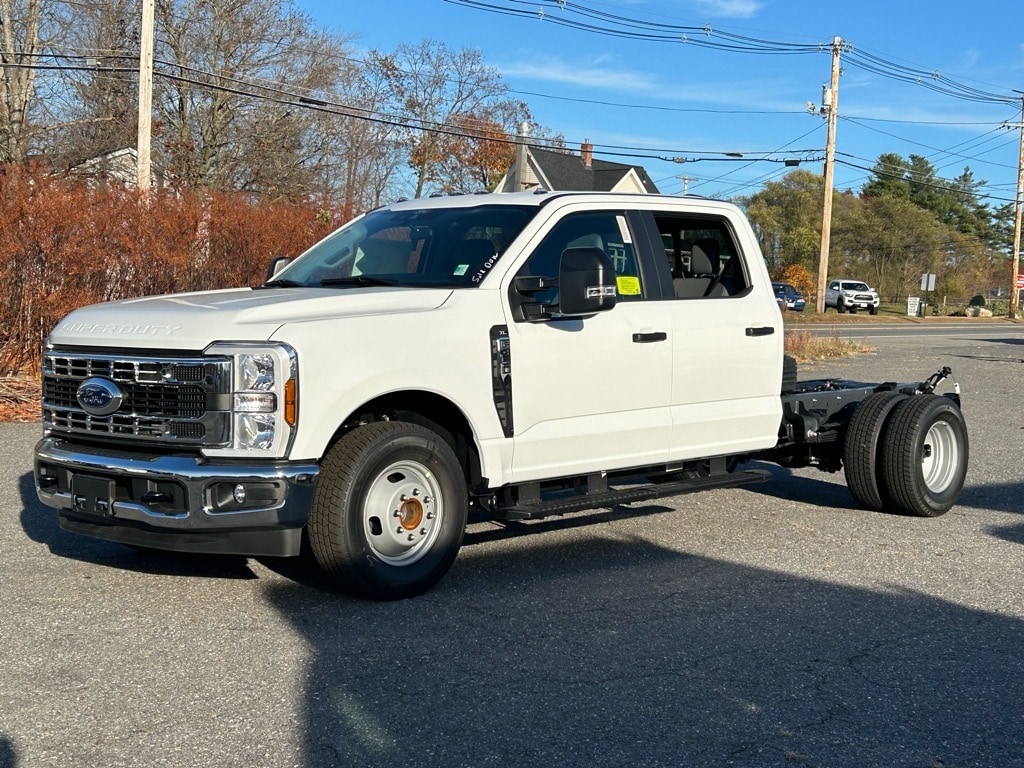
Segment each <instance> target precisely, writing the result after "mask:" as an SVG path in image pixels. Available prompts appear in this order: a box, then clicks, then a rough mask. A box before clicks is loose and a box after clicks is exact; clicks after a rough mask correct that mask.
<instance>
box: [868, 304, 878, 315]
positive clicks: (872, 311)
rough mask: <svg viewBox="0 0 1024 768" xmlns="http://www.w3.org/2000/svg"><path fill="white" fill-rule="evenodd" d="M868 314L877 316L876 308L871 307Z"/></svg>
mask: <svg viewBox="0 0 1024 768" xmlns="http://www.w3.org/2000/svg"><path fill="white" fill-rule="evenodd" d="M868 312H870V313H871V314H872V315H877V314H878V307H874V306H873V307H871V309H869V310H868Z"/></svg>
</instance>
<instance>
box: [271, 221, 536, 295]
mask: <svg viewBox="0 0 1024 768" xmlns="http://www.w3.org/2000/svg"><path fill="white" fill-rule="evenodd" d="M537 210H538V208H536V207H535V206H512V205H480V206H476V207H473V208H466V207H451V208H424V209H420V210H409V209H406V210H399V211H394V210H387V209H382V210H378V211H372V212H370V213H368V214H367V215H366V216H363V217H362V218H360V219H356V220H355V221H353V222H351V223H349V224H348V225H346V226H344V227H342V228H341V229H339V230H338V231H337V232H335V233H334V234H332V235H330V236H329V237H327V238H326V239H324V240H322V241H320V242H319V243H317V244H316V245H315V246H313V247H312V248H311V249H309V250H308V251H306V252H305V253H304V254H303V255H302V256H300V257H299V258H298V259H296V260H295V261H294V262H293V263H292V264H289V265H288V267H287V268H285V269H284V270H282V271H281V272H280V273H278V275H277V276H276V277H275V278H274V279H273V280H271V281H270V282H269V283H268V285H277V286H297V285H298V286H321V285H330V286H342V287H346V286H366V285H402V286H430V287H447V288H459V287H472V286H475V285H477V284H479V283H480V282H481V281H482V280H483V279H484V277H486V275H487V273H488V272H489V271H490V270H491V268H492V267H493V266H494V265H495V264H496V263H497V261H498V258H499V257H500V256H501V254H502V253H503V252H504V250H505V248H506V246H507V245H508V244H509V243H511V242H512V240H513V239H514V238H515V237H516V235H518V234H519V232H520V231H522V229H523V227H524V226H525V225H526V222H527V221H529V220H530V218H531V217H532V216H533V215H534V214H535V213H536V212H537Z"/></svg>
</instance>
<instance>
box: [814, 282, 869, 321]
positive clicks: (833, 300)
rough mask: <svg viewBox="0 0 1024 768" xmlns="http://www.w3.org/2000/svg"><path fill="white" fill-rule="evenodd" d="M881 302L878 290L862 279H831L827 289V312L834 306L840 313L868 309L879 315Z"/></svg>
mask: <svg viewBox="0 0 1024 768" xmlns="http://www.w3.org/2000/svg"><path fill="white" fill-rule="evenodd" d="M879 303H880V301H879V298H878V291H876V290H875V289H874V288H871V287H870V286H869V285H868V284H867V283H865V282H862V281H860V280H830V281H829V284H828V289H827V290H826V291H825V311H826V312H827V311H828V308H829V307H833V308H834V309H835V310H836V312H838V313H839V314H842V313H843V312H851V313H854V312H856V311H857V310H858V309H866V310H867V311H868V312H870V313H871V314H872V315H877V314H878V305H879Z"/></svg>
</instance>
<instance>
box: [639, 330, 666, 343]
mask: <svg viewBox="0 0 1024 768" xmlns="http://www.w3.org/2000/svg"><path fill="white" fill-rule="evenodd" d="M667 338H668V334H667V333H665V332H664V331H649V332H647V333H634V334H633V343H634V344H650V343H651V342H652V341H665V340H666V339H667Z"/></svg>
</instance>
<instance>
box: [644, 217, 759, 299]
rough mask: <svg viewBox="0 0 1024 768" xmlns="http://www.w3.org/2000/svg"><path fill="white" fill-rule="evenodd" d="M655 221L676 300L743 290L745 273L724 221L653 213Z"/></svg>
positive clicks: (727, 293)
mask: <svg viewBox="0 0 1024 768" xmlns="http://www.w3.org/2000/svg"><path fill="white" fill-rule="evenodd" d="M655 221H656V223H657V226H658V232H659V234H660V236H661V242H662V245H663V247H664V250H665V257H666V258H667V259H668V266H669V271H670V272H671V273H672V287H673V289H674V292H675V295H676V297H677V298H680V299H704V298H722V297H728V296H735V295H736V294H738V293H741V292H743V291H744V290H746V288H747V287H748V285H749V281H748V279H747V276H746V271H745V270H744V267H743V262H742V259H741V258H740V256H739V252H738V250H737V248H736V244H735V241H734V239H733V237H732V235H731V233H730V232H729V229H728V227H727V226H726V224H725V222H722V221H718V220H714V219H704V218H691V217H684V216H679V215H671V214H656V215H655Z"/></svg>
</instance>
